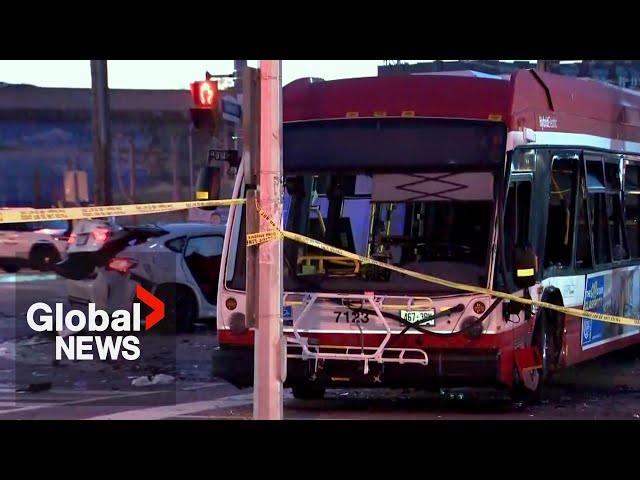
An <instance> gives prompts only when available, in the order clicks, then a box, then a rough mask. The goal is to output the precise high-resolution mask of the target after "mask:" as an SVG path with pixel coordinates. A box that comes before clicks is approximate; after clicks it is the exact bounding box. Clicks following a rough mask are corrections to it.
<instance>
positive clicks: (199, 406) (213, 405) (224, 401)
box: [87, 393, 253, 420]
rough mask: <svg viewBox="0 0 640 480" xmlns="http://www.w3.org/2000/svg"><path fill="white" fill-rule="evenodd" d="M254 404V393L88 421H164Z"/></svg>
mask: <svg viewBox="0 0 640 480" xmlns="http://www.w3.org/2000/svg"><path fill="white" fill-rule="evenodd" d="M252 403H253V393H246V394H241V395H231V396H228V397H222V398H217V399H215V400H204V401H198V402H188V403H179V404H177V405H167V406H162V407H150V408H140V409H135V410H128V411H125V412H119V413H113V414H109V415H99V416H97V417H92V418H88V419H87V420H164V419H167V418H173V417H180V416H181V415H188V414H191V413H197V412H203V411H206V410H215V409H219V408H231V407H239V406H241V405H251V404H252Z"/></svg>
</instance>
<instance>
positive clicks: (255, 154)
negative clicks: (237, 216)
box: [242, 68, 260, 328]
mask: <svg viewBox="0 0 640 480" xmlns="http://www.w3.org/2000/svg"><path fill="white" fill-rule="evenodd" d="M242 83H243V90H244V92H245V94H244V97H243V102H242V109H243V112H242V131H243V133H242V136H243V145H244V148H243V153H242V161H243V164H244V174H245V178H246V181H245V184H246V186H247V187H246V188H247V204H246V205H247V206H246V231H247V235H249V234H252V233H258V232H259V231H260V215H259V214H258V210H257V209H256V208H255V203H256V199H257V198H258V184H259V182H260V70H257V69H255V68H245V70H244V72H243V74H242ZM259 248H260V247H259V246H257V245H254V246H247V248H246V269H247V277H246V299H247V304H246V311H245V315H246V327H247V328H256V327H257V325H258V291H259V290H260V285H259V279H258V258H259V257H258V249H259Z"/></svg>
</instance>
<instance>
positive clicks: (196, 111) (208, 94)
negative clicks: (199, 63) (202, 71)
mask: <svg viewBox="0 0 640 480" xmlns="http://www.w3.org/2000/svg"><path fill="white" fill-rule="evenodd" d="M218 97H219V96H218V82H215V81H212V80H202V81H199V82H193V83H192V84H191V98H192V99H193V104H194V107H192V108H191V121H192V122H193V126H194V127H195V128H196V129H197V130H201V129H209V130H211V131H212V132H215V130H216V128H217V126H218V123H219V117H220V106H219V105H220V102H219V98H218Z"/></svg>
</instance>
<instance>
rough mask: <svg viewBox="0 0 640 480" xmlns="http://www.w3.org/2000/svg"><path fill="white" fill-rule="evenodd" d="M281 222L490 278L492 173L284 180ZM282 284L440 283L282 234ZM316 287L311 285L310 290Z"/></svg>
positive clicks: (351, 248)
mask: <svg viewBox="0 0 640 480" xmlns="http://www.w3.org/2000/svg"><path fill="white" fill-rule="evenodd" d="M287 183H288V187H289V188H288V189H287V190H288V192H287V196H288V197H289V198H287V201H286V202H285V203H286V205H287V211H286V217H285V218H286V223H285V228H286V229H287V230H289V231H292V232H296V233H300V234H302V235H305V236H307V237H310V238H314V239H316V240H320V241H322V242H324V243H327V244H329V245H332V246H335V247H338V248H340V249H342V250H346V251H348V252H352V253H356V254H358V255H360V256H363V257H370V258H374V259H376V260H379V261H382V262H385V263H390V264H392V265H396V266H399V267H402V268H406V269H408V270H412V271H415V272H420V273H426V274H429V275H433V276H436V277H440V278H444V279H447V280H451V281H455V282H460V283H465V284H470V285H474V286H486V285H487V268H488V264H487V258H488V256H489V255H488V252H489V246H490V243H491V242H490V237H491V224H492V222H491V219H492V214H493V205H494V201H493V198H494V194H493V184H494V181H493V175H492V174H491V173H490V172H474V173H458V174H456V173H451V174H443V173H432V174H411V175H400V174H381V175H350V176H321V175H317V176H316V175H306V176H298V177H293V178H289V179H288V182H287ZM284 255H285V271H284V276H285V288H286V289H287V290H288V291H304V290H308V289H309V284H310V283H312V284H314V285H315V286H316V289H317V291H344V292H352V291H370V290H372V291H376V292H380V293H383V292H385V293H409V292H425V291H431V292H436V291H437V292H442V291H443V288H442V287H440V286H438V285H434V284H429V283H425V282H424V281H421V280H417V279H413V278H411V277H407V276H405V275H401V274H398V273H396V272H392V271H390V270H388V269H384V268H380V267H376V266H373V265H371V264H367V263H364V262H363V263H361V262H357V261H352V260H349V259H346V258H339V257H336V256H335V255H333V254H331V253H329V252H327V251H325V250H320V249H317V248H315V247H312V246H308V245H303V244H300V243H298V242H293V241H290V240H285V244H284ZM314 290H315V289H314Z"/></svg>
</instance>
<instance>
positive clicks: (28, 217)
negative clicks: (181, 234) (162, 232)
mask: <svg viewBox="0 0 640 480" xmlns="http://www.w3.org/2000/svg"><path fill="white" fill-rule="evenodd" d="M243 203H245V200H244V199H242V198H238V199H234V200H207V201H202V202H169V203H141V204H137V205H110V206H105V207H71V208H43V209H33V208H9V209H4V210H0V223H24V222H35V221H42V220H81V219H86V218H99V217H124V216H129V215H146V214H149V213H163V212H172V211H176V210H187V209H190V208H202V207H214V206H228V205H239V204H243Z"/></svg>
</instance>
